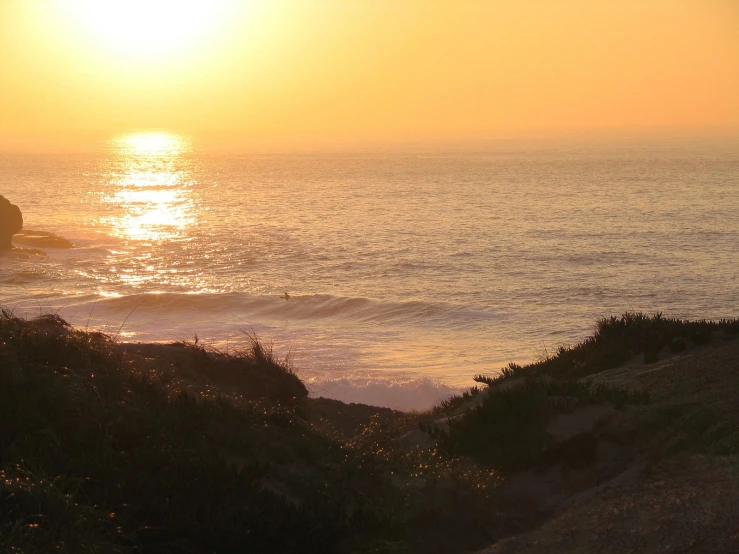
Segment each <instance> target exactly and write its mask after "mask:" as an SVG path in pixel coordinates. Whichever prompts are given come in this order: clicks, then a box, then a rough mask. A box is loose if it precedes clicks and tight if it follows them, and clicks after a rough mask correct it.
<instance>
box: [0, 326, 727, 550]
mask: <svg viewBox="0 0 739 554" xmlns="http://www.w3.org/2000/svg"><path fill="white" fill-rule="evenodd" d="M737 330H739V320H730V321H729V320H726V321H720V322H688V321H680V320H674V319H667V318H663V317H662V316H660V315H657V316H651V317H650V316H644V315H641V314H625V315H624V316H622V317H621V318H611V319H608V320H603V321H601V322H599V324H598V326H597V329H596V332H595V334H594V335H593V336H592V337H589V338H588V339H586V340H585V341H583V342H582V343H580V344H578V345H575V346H572V347H563V348H561V349H559V350H558V351H557V352H556V353H555V354H554V355H553V356H551V357H549V358H546V359H544V360H540V361H537V362H536V363H533V364H531V365H529V366H525V367H519V366H510V367H508V368H506V369H505V370H504V371H503V373H502V374H501V375H500V376H477V377H476V380H477V381H478V386H477V387H474V388H472V389H470V391H468V392H467V393H465V394H463V395H460V396H459V397H455V398H451V399H449V400H447V401H445V402H443V403H442V404H441V405H440V406H438V407H437V408H436V409H435V410H432V411H430V412H429V413H425V414H403V413H400V412H393V411H391V410H387V409H382V408H374V407H371V406H362V405H346V404H342V403H340V402H337V401H331V400H324V399H311V398H308V395H307V390H306V388H305V386H304V385H303V383H302V382H301V381H300V379H299V378H298V376H297V375H296V374H295V373H294V372H293V371H292V370H291V368H290V366H289V364H288V363H286V362H285V361H283V360H278V359H275V357H274V356H273V355H272V353H271V351H270V350H269V349H268V348H265V347H264V346H263V345H262V344H261V343H260V342H259V341H258V340H256V338H251V339H249V340H247V343H246V344H245V346H244V348H243V350H241V351H237V352H235V353H233V354H231V355H225V354H223V353H220V352H217V351H211V350H208V349H204V348H202V347H200V346H199V345H196V344H183V343H179V344H170V345H156V344H121V343H118V342H116V341H115V340H112V339H111V338H110V337H108V336H105V335H102V334H99V333H88V332H82V331H79V330H75V329H73V328H71V327H70V326H68V325H67V324H66V323H65V322H64V321H62V320H61V319H60V318H58V317H56V316H45V317H41V318H39V319H37V320H34V321H24V320H21V319H18V318H16V317H14V316H13V315H12V314H11V313H8V312H2V314H1V315H0V473H1V475H0V477H1V479H0V551H2V552H25V553H36V552H74V553H78V552H105V553H108V552H119V553H133V552H138V553H141V552H143V553H154V552H157V553H160V552H163V553H183V554H184V553H212V552H218V553H231V552H233V553H236V552H247V551H258V552H357V553H363V552H364V553H369V552H374V553H380V552H419V553H425V552H428V553H431V552H467V551H472V550H475V549H477V548H480V547H483V546H485V545H487V544H491V543H494V542H496V541H498V540H499V539H501V538H504V537H507V536H511V535H515V534H519V533H522V532H525V531H527V530H530V529H532V528H533V527H535V526H536V525H537V524H538V523H539V522H541V521H544V520H546V519H547V518H550V517H552V515H553V514H557V513H559V511H561V510H563V509H564V508H563V507H564V506H568V505H569V504H568V503H571V502H573V501H574V500H573V499H574V498H579V496H578V495H582V494H583V491H586V490H588V488H589V487H594V486H596V485H597V484H598V483H603V482H608V481H609V480H611V479H613V478H615V477H617V476H618V475H620V474H622V473H624V472H626V473H628V472H629V471H631V470H632V469H633V467H634V464H637V465H638V464H641V463H643V460H644V457H645V456H648V457H651V458H650V459H662V458H664V457H669V456H674V455H680V454H681V453H685V452H695V453H705V454H712V455H713V454H715V455H722V456H723V455H731V454H732V453H734V452H736V450H737V448H739V434H737V433H735V432H734V430H735V429H737V428H739V427H738V425H739V414H737V413H736V411H737V410H736V406H735V404H736V403H735V402H734V400H735V394H739V391H738V390H737V389H738V388H739V387H737V384H739V378H738V377H739V376H738V375H737V374H736V373H737V372H733V371H732V370H730V369H727V370H725V371H724V370H723V369H722V368H724V367H728V365H731V364H727V362H726V360H725V358H722V357H720V356H719V357H715V358H710V359H711V360H713V361H712V362H711V364H712V365H709V366H707V367H708V369H707V368H706V367H704V366H702V365H700V364H698V365H697V366H693V365H690V364H689V363H688V362H690V360H700V359H703V358H704V357H705V356H708V355H707V354H701V352H703V351H702V350H701V348H704V349H705V348H708V347H707V346H706V345H707V344H709V343H711V342H714V343H716V342H718V343H719V344H736V343H735V342H732V341H733V339H734V338H735V337H736V334H737ZM711 352H712V351H711ZM732 352H733V351H732ZM686 353H687V354H688V355H687V356H686V355H685V354H686ZM730 355H731V354H730V353H729V354H725V356H730ZM668 356H673V358H672V359H674V360H683V361H681V362H680V363H682V364H683V365H682V366H679V367H678V366H675V367H676V368H677V369H674V371H673V373H672V374H671V373H670V369H669V368H671V367H672V366H671V365H670V364H671V363H672V362H669V360H667V362H669V363H668V365H665V366H662V365H660V363H659V362H658V360H662V359H664V358H666V357H668ZM681 356H682V357H681ZM722 356H724V354H722ZM705 359H709V358H705ZM726 359H728V358H726ZM732 359H733V358H732ZM686 360H687V361H686ZM625 363H626V366H624V364H625ZM691 363H692V362H691ZM686 364H687V365H686ZM624 367H626V369H622V368H624ZM727 391H728V392H727ZM589 418H590V419H592V420H593V422H594V423H593V425H591V426H589V427H588V426H587V425H586V426H585V427H583V426H582V423H583V422H586V423H587V421H588V420H589ZM555 489H556V490H555ZM501 544H502V543H501ZM570 546H572V545H570ZM584 551H587V550H584Z"/></svg>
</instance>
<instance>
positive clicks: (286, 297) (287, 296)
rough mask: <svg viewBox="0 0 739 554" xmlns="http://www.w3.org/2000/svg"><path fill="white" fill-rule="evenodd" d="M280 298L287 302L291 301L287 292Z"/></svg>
mask: <svg viewBox="0 0 739 554" xmlns="http://www.w3.org/2000/svg"><path fill="white" fill-rule="evenodd" d="M280 298H284V299H285V300H290V295H289V294H287V291H285V294H284V295H282V296H280Z"/></svg>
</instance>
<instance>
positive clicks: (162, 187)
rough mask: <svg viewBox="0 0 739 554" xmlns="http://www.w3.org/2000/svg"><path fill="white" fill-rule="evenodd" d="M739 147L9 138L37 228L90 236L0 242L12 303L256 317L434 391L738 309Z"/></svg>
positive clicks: (384, 388)
mask: <svg viewBox="0 0 739 554" xmlns="http://www.w3.org/2000/svg"><path fill="white" fill-rule="evenodd" d="M738 146H739V142H738V141H736V140H730V139H721V140H712V141H705V140H703V141H688V140H685V141H666V140H654V139H653V140H620V141H610V142H605V141H601V142H599V143H597V144H593V143H588V142H573V143H568V144H567V145H566V146H563V145H558V146H556V147H555V146H552V145H547V144H537V145H528V146H527V145H521V144H517V145H510V144H505V143H500V144H496V145H488V146H487V147H485V148H484V149H483V148H480V149H476V150H474V149H467V150H461V149H457V150H454V151H440V150H438V149H437V150H435V151H423V150H418V149H417V150H415V151H412V152H411V151H409V152H398V151H395V152H365V153H313V154H236V153H233V152H229V153H226V152H221V153H219V152H214V151H212V150H205V149H202V148H200V147H199V146H198V143H197V141H192V140H189V139H186V138H183V137H179V136H176V135H172V134H165V133H156V134H151V133H149V134H137V135H127V136H123V137H117V138H115V139H112V140H110V141H107V142H105V143H101V144H100V146H99V147H98V148H94V149H90V151H88V152H77V153H63V154H62V153H56V154H21V153H9V152H5V153H1V152H0V194H2V195H4V196H5V197H7V198H8V199H10V200H11V201H12V202H13V203H15V204H17V205H18V206H20V208H21V209H22V211H23V215H24V219H25V228H26V229H34V230H43V231H48V232H53V233H56V234H58V235H61V236H63V237H65V238H67V239H69V240H71V241H72V243H73V244H74V248H72V249H45V252H46V256H45V257H40V256H31V257H29V258H12V259H11V258H8V257H5V258H0V305H1V306H2V307H4V308H7V309H11V310H13V311H14V313H15V314H16V315H20V316H24V317H34V316H36V315H38V314H40V313H49V312H54V313H59V314H60V315H61V316H62V317H64V318H65V319H66V320H68V321H70V322H71V323H72V324H73V325H75V326H77V327H82V328H88V329H97V330H101V331H104V332H106V333H108V334H110V335H112V336H115V337H116V338H117V339H118V340H125V341H181V340H190V341H194V340H196V338H197V341H198V342H199V343H202V344H206V345H209V346H212V347H214V348H218V349H220V350H223V351H229V350H230V349H234V350H235V349H238V348H239V347H240V346H242V345H243V344H244V342H245V333H256V334H257V335H258V336H259V337H260V338H261V339H263V340H265V341H266V342H271V343H273V345H274V349H275V351H276V352H277V353H278V354H279V355H281V356H286V355H289V356H290V358H291V360H292V364H293V366H294V367H295V369H296V371H297V372H298V374H299V375H300V377H301V378H302V379H303V380H304V381H305V382H306V383H307V384H308V386H309V388H310V390H311V394H313V395H314V396H327V397H331V398H337V399H340V400H344V401H349V402H364V403H370V404H377V405H384V406H391V407H395V408H403V409H425V408H428V407H430V406H431V405H433V404H434V403H436V402H438V401H439V400H440V399H441V398H444V397H446V396H448V395H450V394H452V393H453V392H456V391H459V390H461V389H462V388H465V387H469V386H472V385H474V384H475V383H474V381H473V380H472V377H473V376H474V375H476V374H480V373H486V374H494V373H496V372H497V371H499V370H500V368H501V367H503V366H505V365H507V364H508V363H510V362H516V363H527V362H530V361H532V360H533V359H536V358H537V357H541V356H546V355H547V353H549V352H552V351H553V350H555V349H556V348H557V347H558V346H560V345H562V344H568V343H573V342H576V341H579V340H581V339H583V338H584V337H585V336H587V335H588V334H589V333H590V331H591V330H592V328H593V325H594V323H595V321H596V320H597V319H598V318H600V317H605V316H610V315H619V314H621V313H623V312H624V311H645V312H650V313H651V312H657V311H660V312H663V313H664V314H665V315H669V316H673V317H685V318H720V317H739V287H737V282H739V264H737V260H739V148H738ZM286 292H287V293H288V296H289V298H288V299H287V300H286V299H285V298H284V295H285V293H286Z"/></svg>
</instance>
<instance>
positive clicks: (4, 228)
mask: <svg viewBox="0 0 739 554" xmlns="http://www.w3.org/2000/svg"><path fill="white" fill-rule="evenodd" d="M21 229H23V214H21V210H20V208H19V207H18V206H16V205H15V204H11V203H10V201H9V200H8V199H6V198H5V197H4V196H2V195H0V250H10V249H12V248H13V244H12V243H11V240H12V238H13V235H15V234H16V233H17V232H18V231H20V230H21Z"/></svg>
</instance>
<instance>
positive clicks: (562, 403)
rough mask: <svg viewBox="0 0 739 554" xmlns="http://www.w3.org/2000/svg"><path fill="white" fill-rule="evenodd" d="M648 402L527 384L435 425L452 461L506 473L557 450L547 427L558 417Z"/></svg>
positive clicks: (564, 385) (613, 390)
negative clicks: (593, 407) (592, 407)
mask: <svg viewBox="0 0 739 554" xmlns="http://www.w3.org/2000/svg"><path fill="white" fill-rule="evenodd" d="M647 401H648V395H646V394H645V393H637V392H629V391H627V390H625V389H622V388H618V387H606V386H594V385H591V384H590V383H582V382H573V381H555V380H542V379H525V380H523V381H522V382H520V383H516V384H515V386H511V387H508V388H502V389H496V388H493V389H491V390H490V391H488V393H487V394H485V395H484V396H483V398H482V400H481V401H480V402H478V403H476V404H475V405H474V406H472V407H470V408H469V409H467V410H465V411H464V412H463V413H462V414H460V415H458V416H454V417H450V418H449V419H448V420H447V421H446V422H445V425H429V426H428V431H429V432H430V433H431V434H432V436H434V437H435V438H436V439H437V440H439V442H440V444H441V446H442V448H443V450H444V451H445V452H446V453H448V454H449V455H460V454H462V455H467V456H471V457H473V458H474V459H476V460H477V461H479V462H481V463H483V464H485V465H487V466H492V467H494V468H496V469H499V470H502V471H512V470H520V469H526V468H528V467H530V466H532V465H534V464H535V463H536V462H537V460H538V459H539V457H540V456H541V455H542V453H543V452H545V451H546V449H547V448H548V447H549V446H551V445H552V444H553V440H552V438H551V436H550V435H549V434H548V433H547V432H546V425H547V423H548V422H549V421H550V419H551V418H552V416H553V415H554V414H557V413H565V412H568V411H571V410H573V409H574V408H576V407H577V406H583V405H587V404H598V403H602V402H608V403H611V404H613V405H615V406H617V407H623V406H624V405H625V404H641V403H645V402H647Z"/></svg>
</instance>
